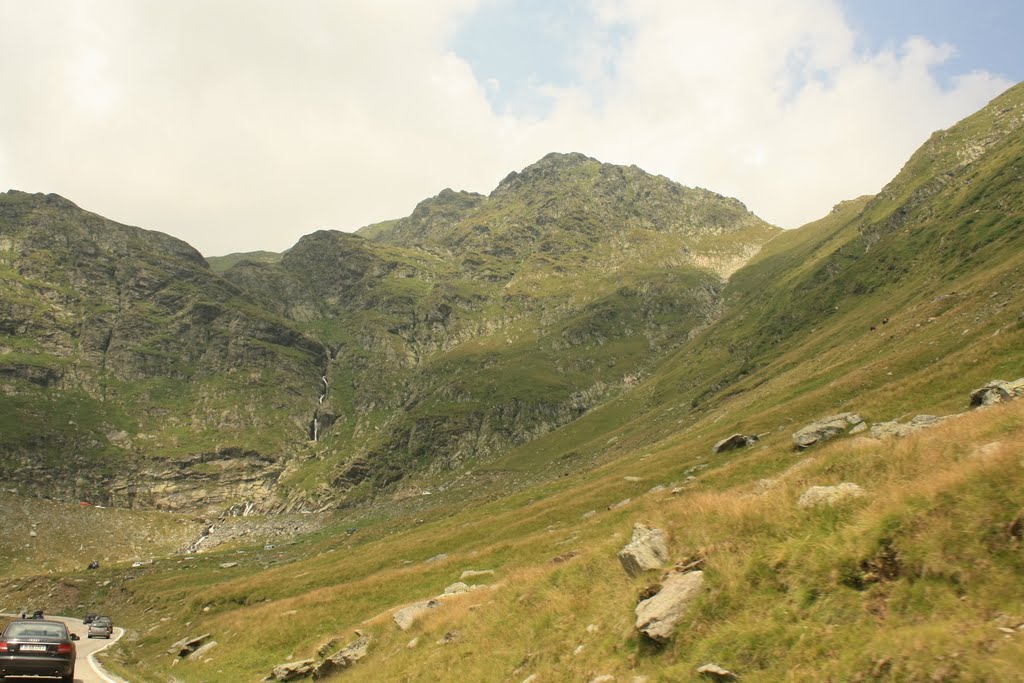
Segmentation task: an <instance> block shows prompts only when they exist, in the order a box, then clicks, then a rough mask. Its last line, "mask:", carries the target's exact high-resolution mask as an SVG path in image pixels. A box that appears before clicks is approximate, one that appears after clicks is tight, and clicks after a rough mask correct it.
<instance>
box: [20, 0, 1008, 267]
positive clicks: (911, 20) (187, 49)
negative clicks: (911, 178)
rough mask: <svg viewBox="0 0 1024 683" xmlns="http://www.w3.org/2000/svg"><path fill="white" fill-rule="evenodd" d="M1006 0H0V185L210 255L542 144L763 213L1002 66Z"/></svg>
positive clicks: (400, 195)
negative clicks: (49, 195)
mask: <svg viewBox="0 0 1024 683" xmlns="http://www.w3.org/2000/svg"><path fill="white" fill-rule="evenodd" d="M1021 26H1024V3H1021V2H1019V0H974V1H972V2H961V1H960V0H899V1H896V0H885V1H883V0H845V1H844V2H841V1H839V0H836V1H834V2H833V1H829V0H685V1H684V0H430V2H423V1H421V0H330V1H329V0H323V1H316V0H302V1H293V0H273V1H272V0H173V1H168V0H31V1H29V0H0V64H2V65H3V66H0V190H2V189H5V188H14V189H19V190H25V191H30V192H56V193H58V194H61V195H63V196H65V197H67V198H68V199H71V200H72V201H74V202H75V203H77V204H78V205H79V206H81V207H83V208H85V209H88V210H90V211H95V212H96V213H99V214H102V215H104V216H107V217H108V218H112V219H114V220H117V221H120V222H122V223H129V224H133V225H139V226H141V227H145V228H149V229H153V230H160V231H163V232H167V233H170V234H172V235H175V236H177V237H180V238H182V239H185V240H187V241H188V242H190V243H191V244H192V245H193V246H195V247H196V248H198V249H199V250H200V251H202V252H203V253H204V254H206V255H220V254H226V253H229V252H234V251H250V250H257V249H269V250H274V251H280V250H283V249H286V248H288V247H289V246H291V245H292V244H294V243H295V241H296V240H297V239H298V238H299V237H300V236H301V235H303V234H306V233H309V232H312V231H313V230H317V229H320V228H335V229H340V230H355V229H357V228H359V227H360V226H362V225H366V224H368V223H372V222H376V221H380V220H385V219H388V218H397V217H401V216H405V215H408V214H409V213H410V212H411V211H412V208H413V207H414V206H415V204H416V203H417V202H418V201H420V200H421V199H424V198H426V197H429V196H433V195H435V194H437V193H438V192H439V191H440V190H441V189H443V188H445V187H452V188H455V189H466V190H473V191H477V192H483V193H486V192H489V191H490V190H491V189H493V187H494V186H495V185H496V184H497V182H498V181H499V180H500V179H501V178H502V177H504V176H505V175H506V174H507V173H508V172H509V171H511V170H519V169H521V168H523V167H524V166H527V165H529V164H530V163H532V162H533V161H536V160H537V159H539V158H540V157H541V156H543V155H544V154H546V153H548V152H551V151H560V152H568V151H578V152H583V153H584V154H587V155H590V156H593V157H596V158H598V159H600V160H602V161H607V162H612V163H618V164H636V165H638V166H640V167H641V168H643V169H645V170H647V171H650V172H653V173H661V174H664V175H666V176H668V177H670V178H672V179H673V180H677V181H679V182H681V183H683V184H685V185H690V186H700V187H706V188H709V189H712V190H714V191H716V192H720V193H722V194H726V195H731V196H735V197H737V198H739V199H740V200H742V201H743V202H744V203H746V205H747V206H748V207H749V208H750V209H751V210H752V211H754V212H755V213H757V214H758V215H760V216H761V217H762V218H764V219H766V220H768V221H770V222H772V223H775V224H777V225H780V226H782V227H796V226H799V225H801V224H803V223H805V222H807V221H810V220H814V219H816V218H818V217H820V216H822V215H823V214H825V213H827V212H828V210H829V209H830V208H831V207H832V206H833V205H834V204H835V203H837V202H839V201H841V200H843V199H848V198H851V197H855V196H858V195H861V194H866V193H874V192H877V191H878V190H879V189H880V188H881V187H882V186H883V185H884V184H885V183H886V182H887V181H888V180H889V179H890V178H891V177H892V176H893V175H894V174H895V173H896V172H897V171H898V170H899V168H900V166H901V165H902V164H903V162H904V161H905V160H906V159H907V157H908V156H909V155H910V154H911V153H912V152H913V151H914V149H916V148H917V147H918V146H919V145H920V144H921V143H922V142H923V141H924V140H925V139H926V138H927V137H928V135H929V134H930V133H931V132H932V131H934V130H936V129H939V128H945V127H948V126H950V125H952V124H953V123H955V122H956V121H957V120H959V119H961V118H963V117H964V116H966V115H968V114H970V113H971V112H973V111H975V110H976V109H978V108H980V107H981V106H983V105H984V104H985V103H986V102H987V101H989V100H990V99H991V98H993V97H995V96H996V95H998V94H999V93H1000V92H1002V91H1003V90H1005V89H1006V88H1008V87H1009V86H1010V85H1012V84H1013V83H1014V82H1016V81H1019V80H1021V79H1024V50H1021V49H1020V40H1019V35H1018V32H1019V30H1020V27H1021Z"/></svg>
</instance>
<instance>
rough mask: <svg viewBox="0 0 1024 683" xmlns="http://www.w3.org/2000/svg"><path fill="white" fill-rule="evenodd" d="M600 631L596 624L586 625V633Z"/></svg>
mask: <svg viewBox="0 0 1024 683" xmlns="http://www.w3.org/2000/svg"><path fill="white" fill-rule="evenodd" d="M600 630H601V629H600V627H599V626H598V625H597V624H587V633H597V632H598V631H600Z"/></svg>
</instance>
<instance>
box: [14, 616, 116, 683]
mask: <svg viewBox="0 0 1024 683" xmlns="http://www.w3.org/2000/svg"><path fill="white" fill-rule="evenodd" d="M10 616H14V615H10ZM46 618H47V619H53V620H55V621H63V622H64V623H65V624H67V627H68V630H69V631H71V632H72V633H77V634H78V637H79V638H81V640H79V641H78V642H77V643H76V652H77V655H78V658H77V660H76V662H75V683H125V681H124V679H121V678H118V677H117V676H114V675H112V674H110V673H109V672H107V671H106V670H104V669H103V667H101V666H100V665H99V664H97V663H96V659H95V657H93V655H95V654H96V653H97V652H99V651H100V650H104V649H106V648H107V647H109V646H110V645H113V644H114V643H115V642H117V639H118V638H120V637H121V636H122V635H124V629H122V628H118V627H116V626H115V627H114V635H113V636H112V637H111V638H110V640H107V639H104V638H89V637H88V627H87V626H86V625H85V624H83V623H82V620H81V619H75V618H74V617H57V616H50V615H47V616H46ZM43 680H53V679H43V678H36V677H33V676H8V677H6V678H4V683H39V681H43Z"/></svg>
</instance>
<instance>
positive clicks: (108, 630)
mask: <svg viewBox="0 0 1024 683" xmlns="http://www.w3.org/2000/svg"><path fill="white" fill-rule="evenodd" d="M113 632H114V622H113V621H111V620H110V617H96V618H95V619H93V620H92V622H90V623H89V637H90V638H109V637H110V636H111V634H112V633H113Z"/></svg>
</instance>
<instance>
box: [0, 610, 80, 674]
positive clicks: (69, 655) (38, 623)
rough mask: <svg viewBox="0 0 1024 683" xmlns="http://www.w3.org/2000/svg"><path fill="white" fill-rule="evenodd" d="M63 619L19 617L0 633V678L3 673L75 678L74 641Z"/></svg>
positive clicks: (76, 638) (74, 636)
mask: <svg viewBox="0 0 1024 683" xmlns="http://www.w3.org/2000/svg"><path fill="white" fill-rule="evenodd" d="M76 640H78V636H76V635H75V634H74V633H69V632H68V627H67V626H65V625H64V623H63V622H60V621H50V620H46V619H18V620H17V621H12V622H11V623H10V624H8V625H7V628H5V629H4V632H3V634H2V635H0V678H2V677H4V676H58V677H60V679H61V680H62V681H64V682H65V683H72V681H74V680H75V642H74V641H76Z"/></svg>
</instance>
